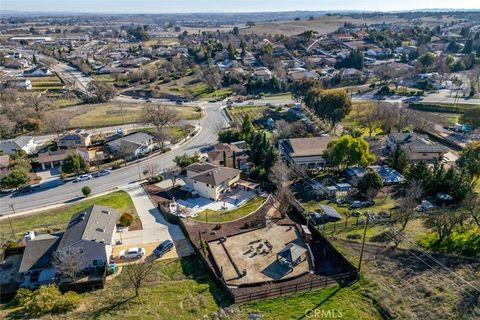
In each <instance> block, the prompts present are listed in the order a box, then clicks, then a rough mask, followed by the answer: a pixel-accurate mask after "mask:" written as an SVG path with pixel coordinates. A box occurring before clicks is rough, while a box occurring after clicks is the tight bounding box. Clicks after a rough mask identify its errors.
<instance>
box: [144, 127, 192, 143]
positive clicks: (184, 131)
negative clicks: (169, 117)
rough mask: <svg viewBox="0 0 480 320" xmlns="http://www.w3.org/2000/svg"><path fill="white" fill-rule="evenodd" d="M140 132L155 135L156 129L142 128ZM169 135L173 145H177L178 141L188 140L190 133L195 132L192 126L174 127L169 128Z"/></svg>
mask: <svg viewBox="0 0 480 320" xmlns="http://www.w3.org/2000/svg"><path fill="white" fill-rule="evenodd" d="M139 131H143V132H148V133H153V132H154V131H155V129H154V128H152V127H151V128H142V129H140V130H139ZM166 131H167V135H168V136H169V137H170V140H171V141H172V143H175V142H176V141H180V140H182V139H183V138H186V137H187V136H188V135H189V134H190V133H192V131H193V127H190V126H173V127H168V128H167V129H166Z"/></svg>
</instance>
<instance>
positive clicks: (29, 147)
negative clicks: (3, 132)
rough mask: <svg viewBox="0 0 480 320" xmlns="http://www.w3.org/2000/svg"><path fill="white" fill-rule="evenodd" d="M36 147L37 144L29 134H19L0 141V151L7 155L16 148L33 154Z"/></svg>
mask: <svg viewBox="0 0 480 320" xmlns="http://www.w3.org/2000/svg"><path fill="white" fill-rule="evenodd" d="M36 147H37V145H36V144H35V142H34V141H33V137H31V136H20V137H16V138H13V139H9V140H3V141H0V151H2V153H3V154H7V155H11V154H13V153H14V152H15V151H18V150H23V151H25V152H26V153H27V154H33V153H34V152H35V148H36Z"/></svg>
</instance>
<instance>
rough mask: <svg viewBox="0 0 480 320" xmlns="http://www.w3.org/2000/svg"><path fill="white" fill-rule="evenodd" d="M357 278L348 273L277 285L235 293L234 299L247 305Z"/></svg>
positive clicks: (354, 274) (353, 273) (355, 274)
mask: <svg viewBox="0 0 480 320" xmlns="http://www.w3.org/2000/svg"><path fill="white" fill-rule="evenodd" d="M356 278H357V272H348V273H344V274H339V275H337V276H333V277H324V278H319V279H314V280H311V281H308V282H301V283H291V284H288V283H285V284H277V285H276V286H275V287H273V288H269V289H264V290H261V289H258V290H257V291H256V292H252V293H243V294H242V293H233V294H232V297H233V300H234V302H235V303H245V302H249V301H253V300H260V299H266V298H272V297H278V296H284V295H288V294H297V293H300V292H308V291H312V290H315V289H319V288H323V287H326V286H328V285H331V284H335V283H348V282H350V281H352V280H354V279H356Z"/></svg>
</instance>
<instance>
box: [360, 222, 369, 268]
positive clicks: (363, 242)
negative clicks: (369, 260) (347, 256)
mask: <svg viewBox="0 0 480 320" xmlns="http://www.w3.org/2000/svg"><path fill="white" fill-rule="evenodd" d="M367 226H368V216H367V219H366V220H365V226H364V227H363V239H362V249H361V250H360V261H358V272H360V269H361V268H362V259H363V248H364V247H365V235H366V233H367Z"/></svg>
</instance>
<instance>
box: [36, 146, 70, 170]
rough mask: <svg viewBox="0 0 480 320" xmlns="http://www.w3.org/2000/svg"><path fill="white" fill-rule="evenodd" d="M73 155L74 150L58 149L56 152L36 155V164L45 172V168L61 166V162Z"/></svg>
mask: <svg viewBox="0 0 480 320" xmlns="http://www.w3.org/2000/svg"><path fill="white" fill-rule="evenodd" d="M74 153H76V150H75V149H66V150H63V149H59V150H56V151H47V152H41V153H39V154H38V163H39V164H40V165H41V166H42V169H43V170H45V169H46V167H47V166H50V168H53V167H54V166H56V165H60V166H61V165H62V164H63V160H65V158H66V157H68V156H69V155H71V154H74Z"/></svg>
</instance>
